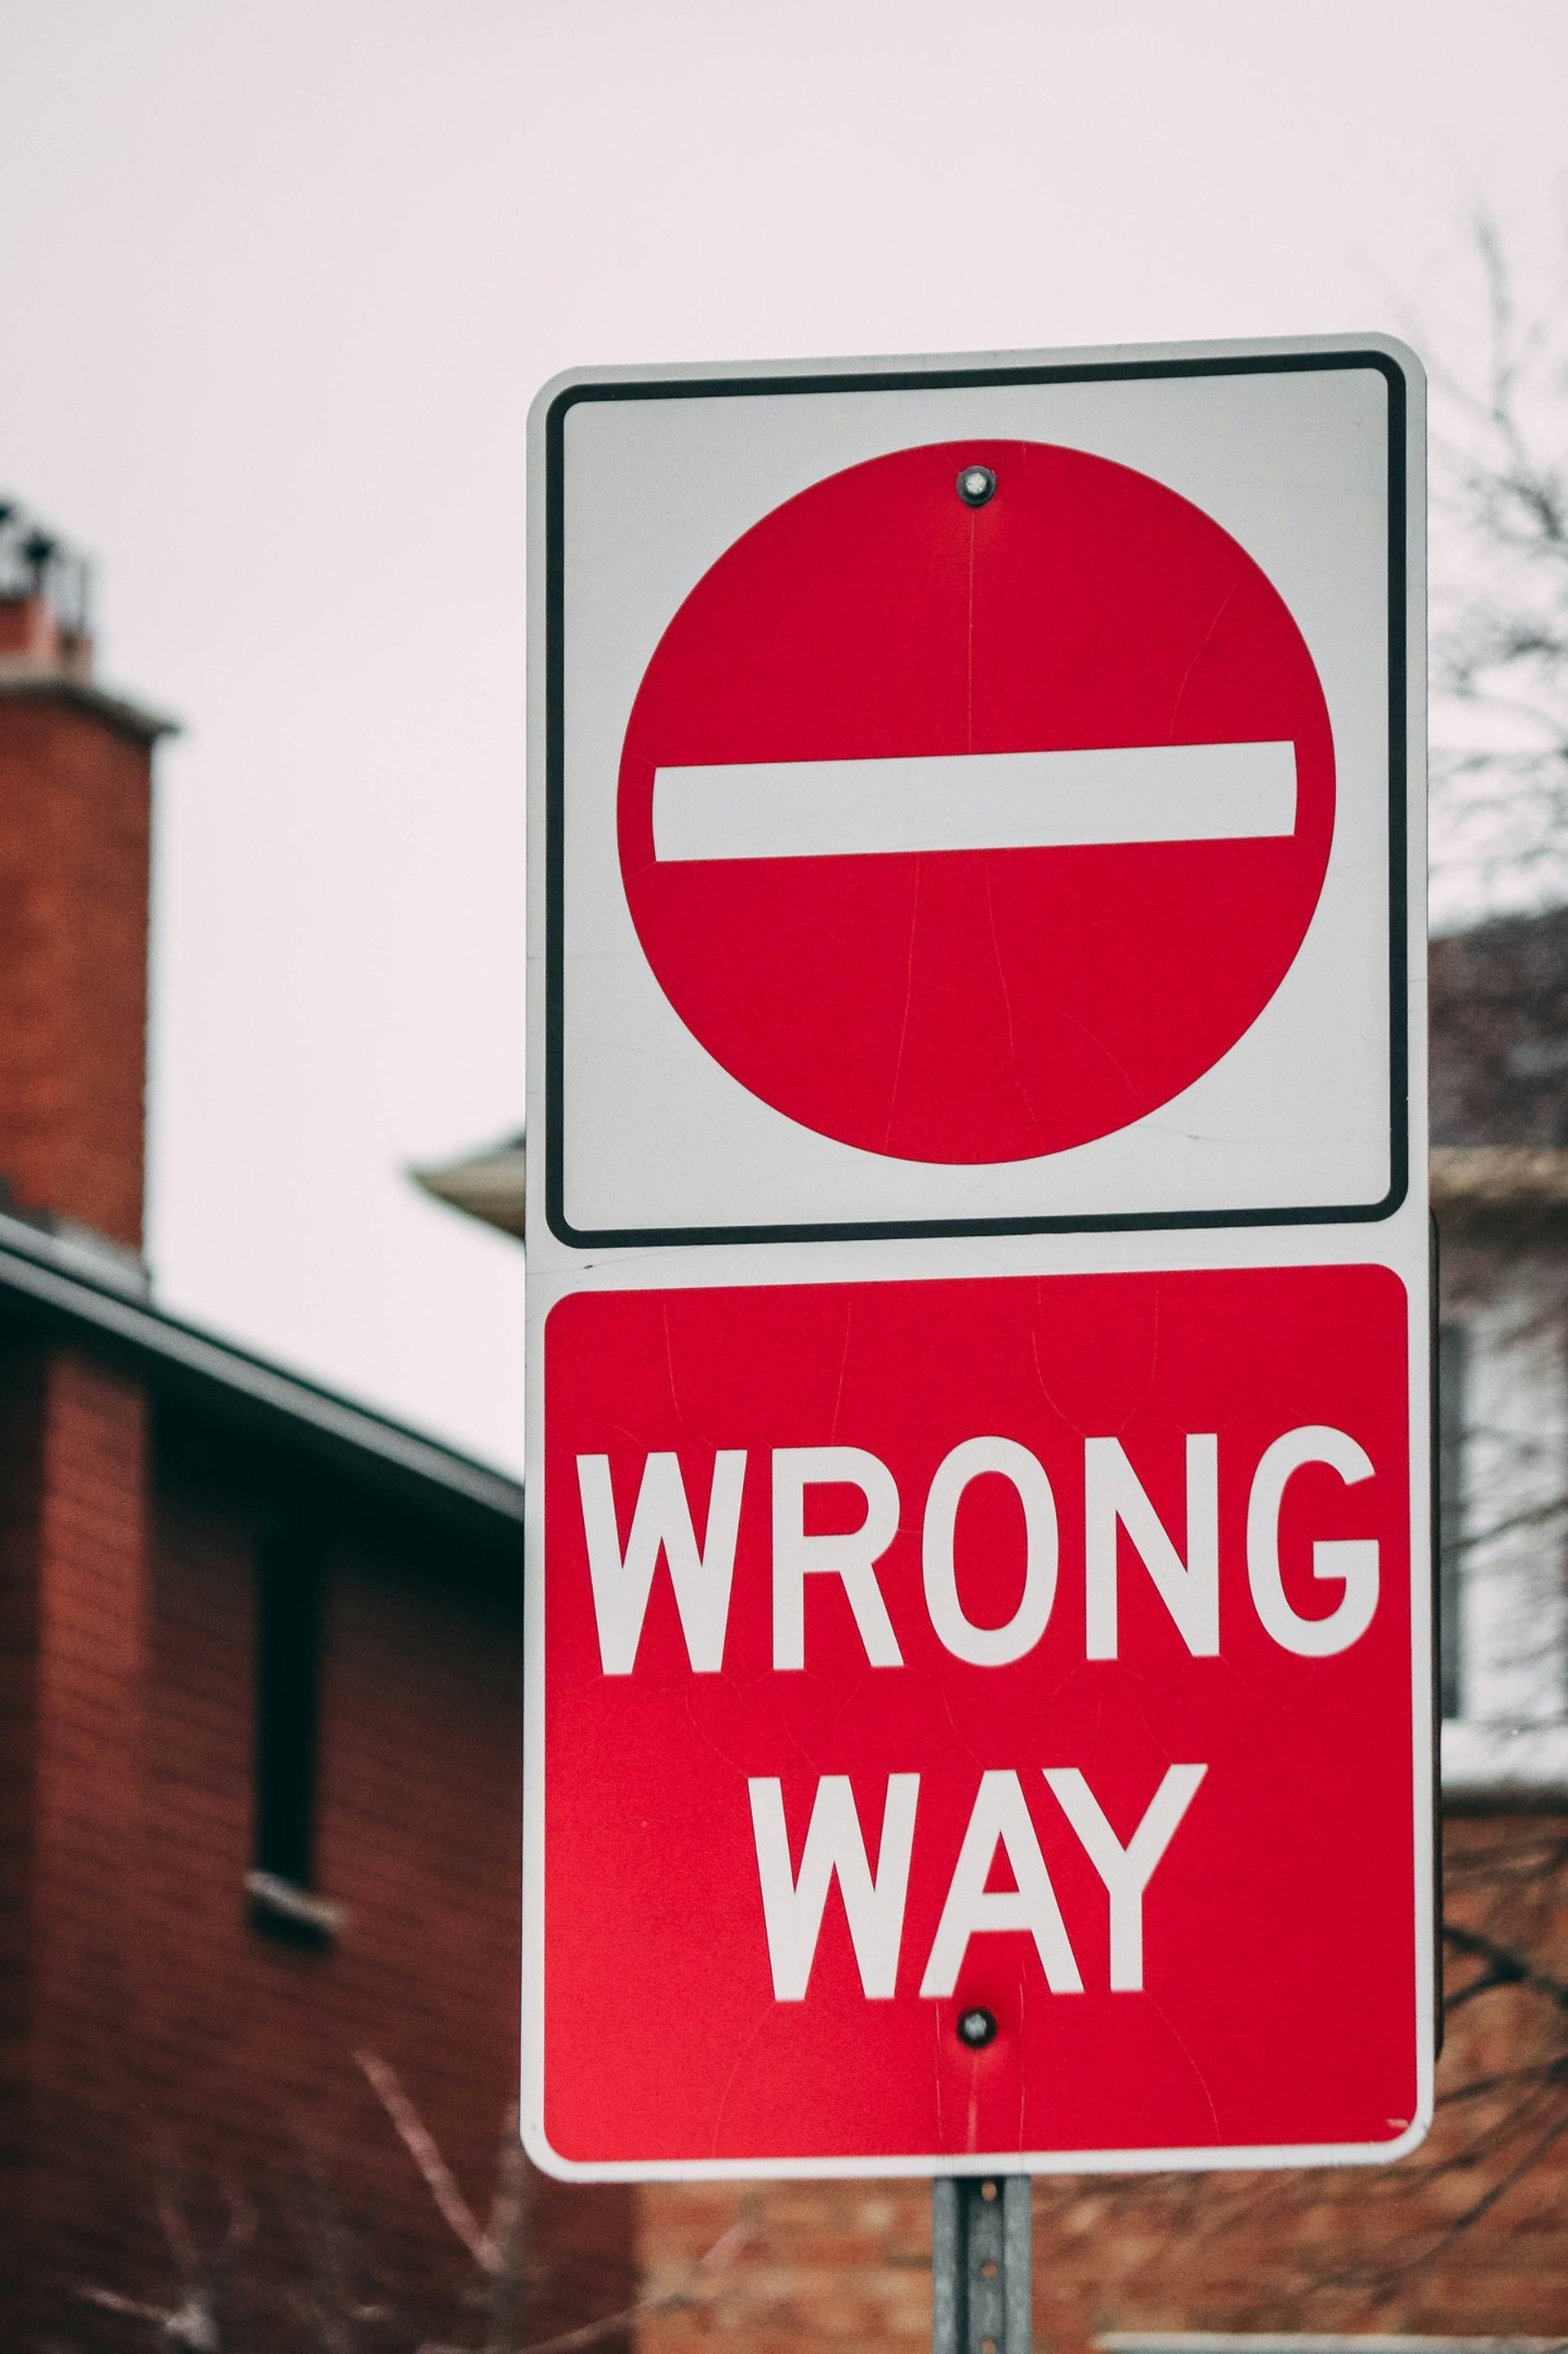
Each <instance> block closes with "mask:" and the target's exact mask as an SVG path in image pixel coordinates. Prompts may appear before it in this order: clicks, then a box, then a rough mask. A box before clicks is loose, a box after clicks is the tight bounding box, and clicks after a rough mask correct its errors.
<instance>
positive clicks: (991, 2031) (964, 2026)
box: [959, 2003, 996, 2052]
mask: <svg viewBox="0 0 1568 2354" xmlns="http://www.w3.org/2000/svg"><path fill="white" fill-rule="evenodd" d="M995 2041H996V2013H995V2011H993V2010H983V2009H981V2008H980V2005H979V2004H978V2003H977V2004H976V2005H975V2006H974V2008H973V2009H970V2010H963V2011H960V2012H959V2042H960V2043H967V2044H968V2046H969V2050H970V2051H971V2052H983V2051H984V2049H985V2047H986V2045H987V2044H988V2043H994V2042H995Z"/></svg>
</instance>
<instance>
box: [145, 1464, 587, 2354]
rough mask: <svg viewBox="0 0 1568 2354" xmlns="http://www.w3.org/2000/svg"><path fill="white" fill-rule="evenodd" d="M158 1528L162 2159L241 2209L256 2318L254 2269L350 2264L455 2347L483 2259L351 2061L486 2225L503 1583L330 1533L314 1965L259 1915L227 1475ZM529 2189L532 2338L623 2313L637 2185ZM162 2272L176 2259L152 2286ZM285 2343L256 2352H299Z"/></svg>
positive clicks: (379, 2294)
mask: <svg viewBox="0 0 1568 2354" xmlns="http://www.w3.org/2000/svg"><path fill="white" fill-rule="evenodd" d="M261 1468H262V1470H263V1473H264V1474H265V1469H266V1467H265V1466H262V1467H261ZM328 1501H329V1503H330V1501H331V1499H330V1497H329V1499H328ZM156 1525H157V1540H156V1544H155V1559H154V1641H153V1653H154V1669H153V1681H152V1684H151V1688H150V1709H149V1715H150V1721H151V1725H152V1734H151V1743H150V1751H151V1759H152V1776H151V1796H150V1808H149V1819H150V1830H151V1850H152V1861H151V1865H150V1873H149V1923H148V1932H147V1944H146V1951H145V1961H146V1974H147V1980H148V1986H149V1989H150V1991H149V1996H148V2002H147V2014H146V2024H145V2028H144V2043H143V2059H144V2063H145V2067H146V2070H147V2073H148V2079H149V2105H148V2117H149V2122H150V2124H151V2125H152V2127H153V2135H154V2142H155V2144H156V2146H157V2147H156V2151H155V2156H154V2167H155V2169H156V2170H157V2171H158V2172H161V2173H162V2174H163V2175H164V2177H165V2178H166V2179H169V2180H174V2179H176V2178H177V2177H181V2176H183V2179H184V2180H185V2184H186V2186H187V2190H188V2193H189V2196H190V2200H191V2205H192V2210H193V2212H194V2213H195V2214H196V2216H197V2217H198V2218H200V2219H204V2222H205V2228H206V2229H207V2231H208V2232H214V2233H216V2232H217V2229H218V2228H219V2226H220V2225H221V2222H222V2220H223V2216H224V2212H225V2204H226V2200H227V2198H228V2195H229V2194H231V2193H233V2192H239V2193H241V2194H242V2196H243V2198H244V2200H246V2201H247V2202H248V2203H249V2205H250V2206H251V2207H252V2209H253V2210H254V2212H255V2216H256V2241H255V2246H254V2250H253V2252H252V2253H250V2254H248V2255H247V2257H246V2258H245V2260H244V2262H243V2263H242V2264H241V2265H240V2267H239V2270H240V2273H241V2274H243V2275H244V2278H243V2282H242V2284H241V2285H240V2287H239V2288H238V2289H237V2291H236V2296H237V2299H238V2305H239V2306H240V2307H241V2308H242V2309H243V2310H244V2311H245V2312H246V2313H247V2314H248V2315H249V2311H250V2308H251V2306H252V2305H253V2304H254V2305H256V2306H257V2309H258V2311H260V2308H261V2304H262V2303H263V2302H264V2300H265V2297H266V2296H267V2294H268V2293H269V2292H268V2284H269V2283H271V2284H274V2285H276V2284H279V2283H281V2282H285V2281H287V2282H291V2283H293V2284H294V2285H295V2286H296V2287H298V2286H299V2285H300V2284H301V2283H302V2282H304V2281H306V2280H308V2278H309V2276H310V2274H311V2272H312V2270H313V2266H315V2265H317V2264H320V2265H323V2266H326V2265H329V2264H342V2265H343V2266H344V2272H345V2276H352V2278H353V2281H354V2283H355V2286H354V2290H353V2294H354V2295H355V2296H358V2297H359V2298H360V2299H361V2301H362V2302H365V2303H366V2304H368V2305H371V2306H385V2307H386V2308H387V2312H388V2315H389V2316H391V2315H406V2316H411V2317H416V2318H417V2319H418V2322H419V2323H420V2325H421V2326H422V2327H424V2328H425V2329H427V2330H429V2331H431V2332H434V2333H436V2334H437V2335H438V2336H442V2337H450V2338H453V2339H455V2340H456V2341H457V2342H463V2341H464V2340H465V2339H466V2338H467V2337H468V2336H469V2335H471V2329H472V2318H471V2314H470V2313H469V2312H468V2310H467V2308H466V2307H465V2306H464V2304H463V2302H462V2292H463V2289H464V2287H465V2285H471V2284H472V2282H473V2281H474V2278H475V2275H474V2271H473V2267H472V2265H471V2264H470V2263H469V2261H468V2260H467V2258H466V2256H465V2255H464V2253H463V2251H462V2250H461V2246H460V2245H459V2243H458V2241H457V2239H456V2238H455V2236H454V2235H453V2233H452V2232H451V2231H450V2228H449V2227H448V2225H447V2224H446V2223H445V2222H444V2221H442V2219H441V2217H440V2213H439V2212H438V2210H437V2207H436V2204H435V2202H434V2200H432V2198H431V2196H430V2194H429V2190H428V2189H427V2188H426V2186H425V2184H424V2183H423V2182H422V2180H421V2179H420V2178H419V2175H418V2170H417V2168H416V2166H415V2163H414V2161H413V2159H412V2158H411V2157H410V2154H409V2152H408V2148H407V2147H405V2146H404V2144H403V2142H402V2141H401V2140H400V2139H399V2138H398V2136H397V2133H396V2131H395V2130H394V2127H393V2125H392V2123H391V2122H390V2121H389V2119H388V2117H387V2114H386V2112H385V2110H384V2108H383V2107H382V2106H381V2105H380V2104H379V2103H378V2101H377V2099H376V2095H375V2094H374V2092H373V2091H372V2089H371V2086H370V2084H368V2083H367V2081H366V2076H365V2074H364V2073H362V2071H361V2069H360V2067H359V2066H358V2065H357V2064H356V2059H355V2055H356V2054H357V2053H359V2052H368V2053H370V2054H371V2055H373V2056H374V2057H375V2058H376V2059H377V2060H379V2061H381V2062H386V2063H387V2064H388V2065H389V2066H390V2067H391V2068H392V2069H393V2070H395V2072H396V2073H397V2079H398V2081H399V2083H400V2084H401V2085H402V2087H403V2088H404V2090H405V2091H406V2093H407V2094H408V2098H409V2100H410V2101H411V2102H412V2103H413V2105H415V2107H416V2109H417V2111H418V2116H419V2119H420V2121H421V2123H422V2125H423V2126H425V2127H426V2128H427V2129H428V2130H429V2133H430V2134H431V2135H432V2137H434V2140H435V2142H436V2144H437V2146H438V2147H439V2148H440V2152H441V2154H442V2157H443V2158H444V2160H445V2162H446V2163H447V2164H448V2165H449V2166H450V2169H451V2171H452V2174H453V2176H454V2177H455V2179H456V2181H457V2182H458V2184H459V2186H460V2188H461V2192H462V2194H463V2196H464V2197H465V2199H466V2200H467V2201H468V2204H469V2206H470V2207H471V2210H472V2211H473V2213H474V2214H475V2215H476V2216H477V2217H478V2218H480V2219H481V2220H482V2221H487V2220H488V2217H489V2212H490V2207H491V2202H492V2200H493V2196H494V2193H495V2190H496V2187H497V2161H498V2154H499V2152H500V2150H501V2148H502V2146H503V2140H509V2139H510V2114H509V2113H510V2111H511V2107H512V2104H513V2102H514V2097H515V2093H514V2087H515V2079H516V2041H517V1978H518V1958H517V1948H518V1928H517V1905H518V1811H519V1796H518V1746H519V1744H518V1722H519V1704H520V1703H519V1686H520V1647H519V1633H518V1625H517V1618H518V1597H517V1590H516V1579H515V1575H513V1576H512V1577H511V1578H510V1579H509V1580H502V1581H497V1580H495V1579H494V1578H491V1579H489V1580H487V1579H486V1578H485V1577H484V1576H483V1575H480V1576H477V1577H476V1576H475V1575H472V1572H471V1565H468V1564H464V1562H463V1561H462V1559H461V1551H460V1552H459V1553H457V1554H456V1556H455V1557H454V1555H453V1553H451V1552H450V1551H449V1552H446V1553H440V1554H437V1555H435V1556H433V1557H432V1556H431V1555H430V1554H429V1553H428V1552H427V1553H424V1554H423V1555H422V1554H421V1553H420V1551H419V1550H418V1548H417V1547H416V1546H414V1545H413V1544H412V1543H407V1544H405V1545H403V1546H401V1547H399V1546H397V1545H396V1544H394V1543H387V1542H386V1541H385V1540H384V1539H376V1538H373V1537H369V1536H366V1535H363V1534H362V1535H360V1536H358V1537H355V1536H353V1535H343V1536H340V1537H339V1538H338V1539H337V1541H336V1542H335V1543H332V1544H331V1545H330V1546H329V1550H328V1559H327V1601H326V1610H325V1625H324V1638H323V1738H322V1749H321V1766H320V1807H319V1814H318V1839H317V1854H318V1872H317V1879H318V1883H319V1886H320V1889H321V1891H322V1893H323V1894H324V1895H326V1896H327V1897H329V1898H330V1899H331V1900H332V1901H333V1902H334V1903H337V1904H340V1905H341V1906H342V1907H343V1908H344V1928H343V1931H342V1934H341V1935H340V1936H339V1937H338V1939H337V1940H336V1942H335V1944H334V1946H332V1947H331V1948H329V1949H328V1950H326V1951H322V1952H312V1951H305V1950H301V1949H299V1948H296V1947H291V1946H289V1945H287V1944H284V1943H280V1942H278V1941H277V1940H276V1939H275V1938H273V1937H271V1936H270V1935H266V1934H264V1933H262V1932H260V1931H259V1930H258V1929H257V1928H255V1927H254V1926H252V1925H249V1923H248V1921H247V1918H246V1909H245V1903H244V1896H243V1882H244V1876H245V1873H246V1872H247V1870H248V1868H249V1864H250V1861H251V1852H250V1837H251V1794H250V1759H251V1738H252V1682H251V1677H252V1662H253V1643H254V1591H253V1568H252V1557H251V1543H250V1533H249V1508H248V1506H247V1504H246V1502H245V1500H243V1499H242V1498H240V1497H238V1496H237V1495H234V1494H232V1493H226V1492H225V1490H224V1489H223V1487H222V1485H221V1483H220V1482H213V1483H208V1484H207V1486H206V1489H205V1492H203V1490H201V1489H199V1488H197V1487H196V1485H195V1484H193V1483H192V1482H191V1481H189V1480H187V1479H178V1478H175V1479H173V1480H171V1481H169V1482H168V1483H167V1484H163V1483H161V1493H160V1496H159V1501H158V1509H157V1522H156ZM531 2189H532V2190H533V2194H534V2197H535V2203H536V2206H537V2210H538V2212H537V2215H536V2218H535V2230H536V2234H537V2240H538V2243H539V2244H538V2261H539V2264H540V2267H541V2270H542V2272H543V2274H544V2275H545V2277H544V2278H543V2279H542V2280H541V2282H540V2284H539V2286H538V2291H537V2294H536V2296H535V2298H534V2300H533V2304H532V2307H531V2310H530V2312H529V2314H528V2316H527V2317H526V2318H527V2326H528V2335H529V2336H531V2337H542V2336H545V2335H547V2334H549V2332H551V2331H552V2330H554V2329H555V2328H556V2327H563V2326H568V2325H570V2324H574V2323H578V2322H581V2321H583V2320H585V2319H594V2318H597V2317H599V2316H600V2315H602V2314H604V2313H606V2312H609V2311H611V2310H614V2309H616V2308H618V2307H619V2306H623V2305H625V2304H626V2303H627V2302H628V2301H629V2297H630V2285H629V2283H630V2270H629V2266H630V2201H629V2199H628V2197H627V2195H626V2194H625V2193H621V2192H617V2191H613V2190H612V2191H604V2192H597V2191H596V2192H586V2193H585V2192H581V2191H578V2192H575V2193H568V2192H563V2191H561V2190H559V2189H558V2188H557V2187H556V2186H555V2185H545V2184H541V2183H537V2182H535V2183H534V2184H533V2185H532V2186H531ZM175 2271H176V2268H175V2266H174V2265H173V2264H170V2263H167V2262H165V2264H164V2290H163V2292H162V2294H164V2295H167V2293H168V2291H169V2288H170V2287H171V2285H173V2282H174V2279H175ZM344 2293H345V2294H346V2293H347V2292H346V2290H345V2292H344ZM388 2326H389V2327H391V2326H392V2325H391V2323H390V2321H389V2323H388ZM276 2327H277V2328H278V2330H279V2331H280V2332H281V2334H278V2335H275V2336H273V2337H270V2338H269V2341H268V2342H269V2349H270V2354H271V2349H273V2348H277V2349H282V2348H283V2347H284V2346H291V2345H292V2344H293V2343H294V2339H293V2338H292V2337H291V2336H289V2335H288V2334H287V2326H286V2323H285V2322H284V2321H283V2320H282V2319H281V2317H280V2318H279V2319H278V2321H277V2324H276ZM300 2342H301V2343H302V2344H311V2345H314V2344H315V2343H317V2342H318V2341H317V2340H316V2339H315V2338H311V2337H310V2336H309V2335H308V2334H306V2333H303V2332H302V2334H301V2339H300ZM394 2342H397V2343H399V2344H401V2343H402V2342H404V2341H403V2340H402V2339H401V2338H397V2339H396V2340H395V2341H394Z"/></svg>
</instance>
